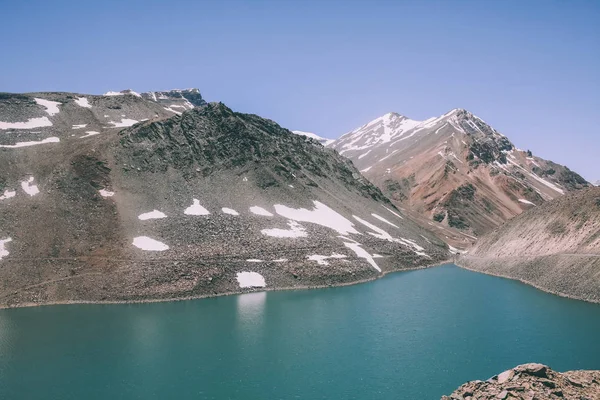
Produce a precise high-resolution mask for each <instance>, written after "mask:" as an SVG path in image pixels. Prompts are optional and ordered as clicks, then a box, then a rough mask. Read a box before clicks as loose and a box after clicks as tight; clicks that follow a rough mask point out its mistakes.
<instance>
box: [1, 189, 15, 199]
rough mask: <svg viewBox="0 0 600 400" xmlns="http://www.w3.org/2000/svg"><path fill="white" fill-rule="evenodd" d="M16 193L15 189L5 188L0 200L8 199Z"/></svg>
mask: <svg viewBox="0 0 600 400" xmlns="http://www.w3.org/2000/svg"><path fill="white" fill-rule="evenodd" d="M16 195H17V192H16V191H15V190H8V189H6V190H5V191H4V194H3V195H2V196H0V200H6V199H10V198H12V197H15V196H16Z"/></svg>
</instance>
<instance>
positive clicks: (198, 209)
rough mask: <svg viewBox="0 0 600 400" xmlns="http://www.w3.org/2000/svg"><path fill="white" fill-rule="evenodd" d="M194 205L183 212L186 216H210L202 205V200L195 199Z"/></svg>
mask: <svg viewBox="0 0 600 400" xmlns="http://www.w3.org/2000/svg"><path fill="white" fill-rule="evenodd" d="M192 201H193V204H192V205H191V206H189V207H188V208H186V209H185V211H183V213H184V214H185V215H208V214H210V212H209V211H208V210H207V209H206V208H204V207H202V206H201V205H200V200H198V199H193V200H192Z"/></svg>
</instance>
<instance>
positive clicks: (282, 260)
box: [273, 258, 288, 263]
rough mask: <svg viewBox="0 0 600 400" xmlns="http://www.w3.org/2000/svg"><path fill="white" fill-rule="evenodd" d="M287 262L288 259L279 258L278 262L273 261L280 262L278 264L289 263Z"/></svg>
mask: <svg viewBox="0 0 600 400" xmlns="http://www.w3.org/2000/svg"><path fill="white" fill-rule="evenodd" d="M287 261H288V259H287V258H278V259H277V260H273V262H278V263H282V262H287Z"/></svg>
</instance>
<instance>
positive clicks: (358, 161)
mask: <svg viewBox="0 0 600 400" xmlns="http://www.w3.org/2000/svg"><path fill="white" fill-rule="evenodd" d="M331 147H333V148H334V149H336V150H338V151H339V152H340V154H342V155H344V156H346V157H349V158H350V159H351V160H352V161H353V162H354V164H355V165H356V166H357V168H358V169H359V170H361V172H362V173H363V174H364V175H365V176H366V177H367V178H368V179H369V180H371V181H372V182H373V183H374V184H375V185H376V186H378V187H379V188H380V189H381V190H382V191H383V193H384V194H385V195H386V196H388V197H390V198H391V199H392V201H393V202H394V203H395V204H396V205H398V206H399V207H401V208H406V209H407V211H408V212H409V213H410V212H412V213H413V214H414V215H416V216H417V218H419V216H420V218H422V223H425V224H427V225H429V226H431V227H432V228H433V229H437V230H439V231H440V234H441V235H442V236H444V235H446V236H451V237H452V238H453V239H454V240H455V242H457V243H461V242H469V241H473V239H474V237H473V236H479V235H481V234H483V233H485V232H488V231H489V230H491V229H493V228H494V227H496V226H498V225H500V224H501V223H503V222H504V221H506V220H508V219H509V218H512V217H514V216H515V215H518V214H520V213H521V212H523V211H524V210H527V209H530V208H532V207H535V206H536V205H540V204H542V203H543V202H545V201H548V200H551V199H553V198H556V197H558V196H561V195H562V194H564V193H567V192H570V191H574V190H578V189H581V188H584V187H587V186H588V185H589V184H588V182H586V181H585V180H584V179H583V178H582V177H581V176H579V175H577V174H576V173H574V172H572V171H570V170H569V169H568V168H567V167H564V166H561V165H558V164H556V163H553V162H552V161H547V160H543V159H541V158H539V157H537V156H535V155H534V154H532V153H531V152H530V151H525V150H519V149H517V148H516V147H515V146H514V145H513V144H512V143H511V142H510V140H509V139H508V138H507V137H506V136H504V135H502V134H500V133H499V132H498V131H496V130H495V129H494V128H492V127H491V126H489V125H488V124H486V123H485V122H484V121H483V120H481V119H480V118H478V117H476V116H475V115H473V114H471V113H470V112H468V111H466V110H462V109H455V110H452V111H450V112H448V113H446V114H444V115H442V116H440V117H437V118H431V119H428V120H426V121H414V120H411V119H409V118H406V117H404V116H402V115H399V114H395V113H390V114H386V115H384V116H383V117H380V118H377V119H375V120H373V121H371V122H369V123H368V124H366V125H364V126H362V127H360V128H358V129H356V130H354V131H352V132H349V133H347V134H345V135H343V136H342V137H340V138H339V139H338V140H336V141H335V142H334V143H333V144H332V145H331ZM448 228H451V229H448ZM463 233H464V234H463Z"/></svg>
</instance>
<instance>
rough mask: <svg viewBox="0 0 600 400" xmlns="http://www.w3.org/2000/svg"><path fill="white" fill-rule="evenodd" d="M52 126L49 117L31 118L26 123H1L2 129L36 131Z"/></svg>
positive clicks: (0, 127)
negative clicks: (36, 129)
mask: <svg viewBox="0 0 600 400" xmlns="http://www.w3.org/2000/svg"><path fill="white" fill-rule="evenodd" d="M46 126H52V122H50V120H49V119H48V117H40V118H30V119H28V120H27V121H25V122H3V121H0V129H35V128H43V127H46Z"/></svg>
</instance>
